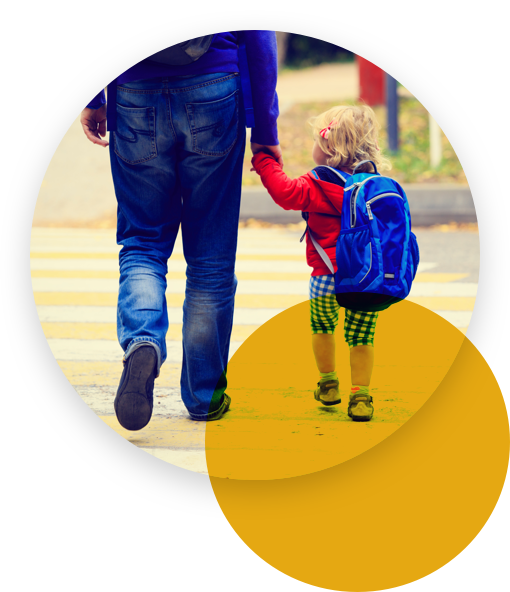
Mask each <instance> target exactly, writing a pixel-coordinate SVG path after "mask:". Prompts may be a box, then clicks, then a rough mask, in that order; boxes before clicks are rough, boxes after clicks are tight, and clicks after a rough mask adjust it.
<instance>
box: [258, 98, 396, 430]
mask: <svg viewBox="0 0 510 592" xmlns="http://www.w3.org/2000/svg"><path fill="white" fill-rule="evenodd" d="M378 131H379V125H378V123H377V121H376V118H375V114H374V112H373V111H372V109H370V107H367V106H365V105H362V106H344V107H333V108H332V109H330V110H329V111H326V112H325V113H322V115H319V116H318V117H317V118H316V119H315V120H314V122H313V136H314V145H313V149H312V158H313V160H314V162H315V163H316V164H317V165H319V166H321V165H325V166H329V167H333V168H335V169H337V170H338V171H344V172H345V173H347V174H349V175H352V173H353V168H354V167H355V166H356V165H357V164H358V163H360V162H361V161H363V160H371V161H373V162H374V163H375V164H376V166H377V168H378V169H382V170H384V169H389V168H390V165H389V162H388V161H387V160H386V159H385V158H383V157H382V156H381V153H380V150H379V146H378V144H377V138H378ZM252 164H253V168H254V170H255V171H256V172H257V173H258V174H259V175H260V177H261V179H262V183H263V184H264V187H266V189H267V190H268V192H269V194H270V195H271V197H272V198H273V200H274V201H275V202H276V203H277V204H278V205H279V206H281V207H282V208H284V209H285V210H301V211H303V212H307V213H308V224H309V228H310V230H311V231H312V232H313V236H314V238H315V240H316V241H317V242H318V243H319V245H320V246H321V247H322V248H323V249H324V251H325V252H326V254H327V255H328V256H329V258H330V259H331V262H332V264H333V266H334V269H335V272H336V270H337V266H336V241H337V238H338V234H339V232H340V215H341V211H342V200H343V190H342V188H341V187H340V186H339V185H338V184H337V183H335V181H336V174H335V173H334V172H333V171H331V170H330V169H327V168H321V169H317V170H315V169H314V170H313V171H311V172H309V173H307V174H306V175H303V176H301V177H298V178H297V179H289V177H287V175H286V174H285V173H284V172H283V170H282V167H281V166H280V164H278V162H277V161H276V159H275V158H274V157H273V156H271V155H270V154H266V153H263V152H259V153H258V154H256V155H255V156H254V157H253V160H252ZM371 171H372V165H370V164H364V165H362V166H360V167H358V169H357V171H356V172H371ZM306 241H307V248H306V257H307V262H308V265H309V266H310V267H312V268H313V271H312V277H311V278H310V308H311V310H310V312H311V326H312V348H313V353H314V355H315V360H316V363H317V368H318V370H319V373H320V381H319V382H318V384H317V386H318V387H319V388H318V389H317V390H316V391H315V393H314V397H315V399H316V400H317V401H320V402H321V403H322V404H323V405H337V404H338V403H340V402H341V399H340V397H339V392H338V384H339V383H338V377H337V374H336V371H335V329H336V326H337V324H338V311H339V305H338V304H337V301H336V297H335V282H334V276H333V274H331V271H330V270H329V269H328V267H327V266H326V264H325V263H324V261H323V259H322V258H321V256H320V255H319V253H318V252H317V249H316V248H315V247H314V245H313V243H312V241H311V240H310V237H309V233H307V236H306ZM354 296H355V295H354ZM378 314H379V313H377V312H356V311H354V310H348V309H346V310H345V322H344V335H345V340H346V341H347V343H348V345H349V348H350V364H351V383H352V388H351V394H350V398H349V407H348V414H349V416H350V417H351V418H352V419H353V420H354V421H370V419H372V416H373V413H374V407H373V404H372V396H371V395H370V390H369V386H370V378H371V375H372V369H373V366H374V332H375V325H376V321H377V316H378Z"/></svg>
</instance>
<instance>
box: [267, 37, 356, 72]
mask: <svg viewBox="0 0 510 592" xmlns="http://www.w3.org/2000/svg"><path fill="white" fill-rule="evenodd" d="M277 37H278V52H279V58H280V59H279V60H278V61H279V62H280V64H281V65H282V66H284V67H287V68H308V67H310V66H316V65H317V64H322V63H324V62H348V61H352V60H353V59H354V54H353V53H352V52H351V51H349V50H347V49H344V48H343V47H339V46H338V45H333V44H332V43H328V42H326V41H322V40H321V39H315V37H307V36H306V35H296V34H295V33H280V32H278V33H277Z"/></svg>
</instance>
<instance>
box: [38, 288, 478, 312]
mask: <svg viewBox="0 0 510 592" xmlns="http://www.w3.org/2000/svg"><path fill="white" fill-rule="evenodd" d="M34 297H35V303H36V304H37V305H44V306H117V294H110V293H107V292H105V293H102V292H34ZM305 300H307V298H306V296H300V295H299V294H239V295H237V296H236V307H237V308H279V309H281V308H289V307H290V306H294V305H295V304H299V303H300V302H304V301H305ZM409 300H410V301H411V302H415V303H416V304H419V305H420V306H424V307H425V308H428V309H430V310H473V308H474V306H475V298H474V297H468V296H457V297H454V296H451V297H449V296H414V297H410V298H409ZM166 301H167V305H168V306H171V307H181V306H182V305H183V303H184V294H167V297H166Z"/></svg>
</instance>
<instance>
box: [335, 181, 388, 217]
mask: <svg viewBox="0 0 510 592" xmlns="http://www.w3.org/2000/svg"><path fill="white" fill-rule="evenodd" d="M379 177H380V175H373V176H372V177H367V178H366V179H363V181H358V182H357V183H353V184H352V185H351V186H350V187H346V189H345V190H344V191H347V190H348V189H351V187H353V190H352V194H351V228H354V227H355V226H356V200H357V198H358V193H359V190H360V188H361V187H362V186H363V185H364V184H365V183H366V182H367V181H370V179H377V178H379Z"/></svg>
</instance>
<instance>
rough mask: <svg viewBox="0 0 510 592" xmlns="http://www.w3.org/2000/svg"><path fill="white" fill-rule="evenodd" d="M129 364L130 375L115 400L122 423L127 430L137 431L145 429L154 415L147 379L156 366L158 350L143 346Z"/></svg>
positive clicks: (118, 416)
mask: <svg viewBox="0 0 510 592" xmlns="http://www.w3.org/2000/svg"><path fill="white" fill-rule="evenodd" d="M136 354H137V355H136V356H135V353H133V354H132V356H135V357H134V358H133V360H132V361H131V364H129V362H130V360H131V358H132V356H130V357H129V358H128V361H127V363H128V364H129V366H128V376H127V378H126V382H125V384H124V385H123V389H122V392H121V393H120V394H117V396H116V397H115V401H114V404H113V406H114V409H115V414H116V415H117V419H118V420H119V423H120V425H121V426H122V427H123V428H125V429H126V430H131V431H137V430H141V429H143V428H144V427H145V426H146V425H147V424H148V423H149V421H150V419H151V417H152V406H151V405H150V403H149V401H148V399H147V396H146V395H145V393H146V392H147V381H148V380H149V378H150V377H151V375H152V373H153V372H154V368H155V359H156V352H155V351H154V348H152V347H147V348H141V349H140V350H139V351H138V352H136Z"/></svg>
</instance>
